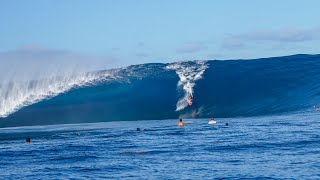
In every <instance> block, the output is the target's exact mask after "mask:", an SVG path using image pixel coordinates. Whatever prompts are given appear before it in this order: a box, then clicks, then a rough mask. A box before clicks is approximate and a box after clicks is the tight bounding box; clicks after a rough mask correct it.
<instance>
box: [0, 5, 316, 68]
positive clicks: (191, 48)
mask: <svg viewBox="0 0 320 180" xmlns="http://www.w3.org/2000/svg"><path fill="white" fill-rule="evenodd" d="M319 7H320V1H319V0H308V1H303V0H220V1H218V0H161V1H155V0H154V1H152V0H136V1H133V0H93V1H89V0H67V1H66V0H27V1H23V0H10V1H2V2H1V5H0V25H1V30H0V65H1V63H3V62H5V61H20V62H32V61H33V62H36V63H39V61H41V62H42V63H46V62H49V61H50V62H52V61H61V62H64V61H68V62H69V63H78V62H82V63H83V62H85V63H87V64H90V65H92V66H95V68H113V67H117V66H126V65H130V64H141V63H148V62H174V61H183V60H207V59H220V60H227V59H252V58H261V57H273V56H284V55H291V54H319V52H320V21H319V19H320V11H319ZM1 61H2V62H1Z"/></svg>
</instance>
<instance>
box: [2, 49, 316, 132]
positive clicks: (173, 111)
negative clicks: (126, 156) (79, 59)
mask: <svg viewBox="0 0 320 180" xmlns="http://www.w3.org/2000/svg"><path fill="white" fill-rule="evenodd" d="M189 96H191V97H193V104H192V106H189V105H188V102H187V98H188V97H189ZM0 98H1V99H0V127H6V126H21V125H35V124H57V123H81V122H97V121H118V120H143V119H169V118H178V117H183V118H188V117H192V118H204V117H211V116H214V117H235V116H256V115H271V114H275V113H287V112H292V111H298V110H304V109H307V108H311V107H313V106H317V105H319V104H318V103H320V101H319V100H320V55H295V56H286V57H277V58H266V59H257V60H236V61H188V62H178V63H170V64H161V63H154V64H143V65H134V66H129V67H127V68H121V69H116V70H106V71H99V72H93V73H84V74H78V75H72V76H61V77H51V78H47V79H41V80H36V81H29V82H10V83H7V84H1V85H0Z"/></svg>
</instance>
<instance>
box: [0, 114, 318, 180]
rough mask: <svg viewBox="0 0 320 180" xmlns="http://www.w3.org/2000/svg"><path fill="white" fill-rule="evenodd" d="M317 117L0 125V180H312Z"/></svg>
mask: <svg viewBox="0 0 320 180" xmlns="http://www.w3.org/2000/svg"><path fill="white" fill-rule="evenodd" d="M319 119H320V112H316V111H314V112H313V111H308V112H298V113H291V114H284V115H277V116H262V117H244V118H218V119H217V121H218V124H217V125H213V126H212V125H208V124H207V123H208V119H185V120H184V121H185V126H184V127H177V125H176V124H177V120H176V119H172V120H147V121H118V122H104V123H91V124H74V125H72V124H71V125H51V126H32V127H16V128H2V129H1V130H0V175H1V177H0V179H99V178H101V179H102V178H116V179H213V178H228V179H242V178H254V179H261V178H271V179H285V178H289V179H319V178H320V164H319V159H320V135H319V130H320V121H319ZM225 122H228V123H229V126H227V127H225V126H224V123H225ZM137 127H139V128H141V130H142V131H141V132H136V131H135V129H136V128H137ZM144 129H146V130H147V131H144ZM27 136H29V137H30V138H31V144H25V143H24V139H25V137H27Z"/></svg>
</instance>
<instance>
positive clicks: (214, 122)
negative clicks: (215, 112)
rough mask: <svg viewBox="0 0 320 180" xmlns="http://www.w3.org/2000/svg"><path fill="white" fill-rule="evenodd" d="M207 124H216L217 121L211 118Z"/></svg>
mask: <svg viewBox="0 0 320 180" xmlns="http://www.w3.org/2000/svg"><path fill="white" fill-rule="evenodd" d="M208 124H217V121H215V120H214V118H211V120H210V121H209V122H208Z"/></svg>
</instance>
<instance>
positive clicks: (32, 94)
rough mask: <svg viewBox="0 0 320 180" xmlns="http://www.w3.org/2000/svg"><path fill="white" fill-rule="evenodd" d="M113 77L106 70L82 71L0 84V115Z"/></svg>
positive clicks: (5, 115)
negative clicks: (96, 71)
mask: <svg viewBox="0 0 320 180" xmlns="http://www.w3.org/2000/svg"><path fill="white" fill-rule="evenodd" d="M114 78H115V77H114V76H113V75H112V74H111V73H107V72H104V73H83V74H79V75H72V76H63V77H61V76H58V77H57V76H55V77H49V78H46V79H42V80H36V81H20V82H19V81H18V82H17V81H16V82H9V83H7V84H2V85H0V117H2V118H4V117H7V116H9V115H10V114H12V113H14V112H16V111H18V110H19V109H21V108H22V107H25V106H28V105H31V104H34V103H37V102H40V101H42V100H44V99H49V98H52V97H54V96H57V95H59V94H61V93H64V92H66V91H68V90H70V89H72V88H76V87H80V86H88V85H93V84H95V83H98V82H101V81H103V80H108V79H114Z"/></svg>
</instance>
